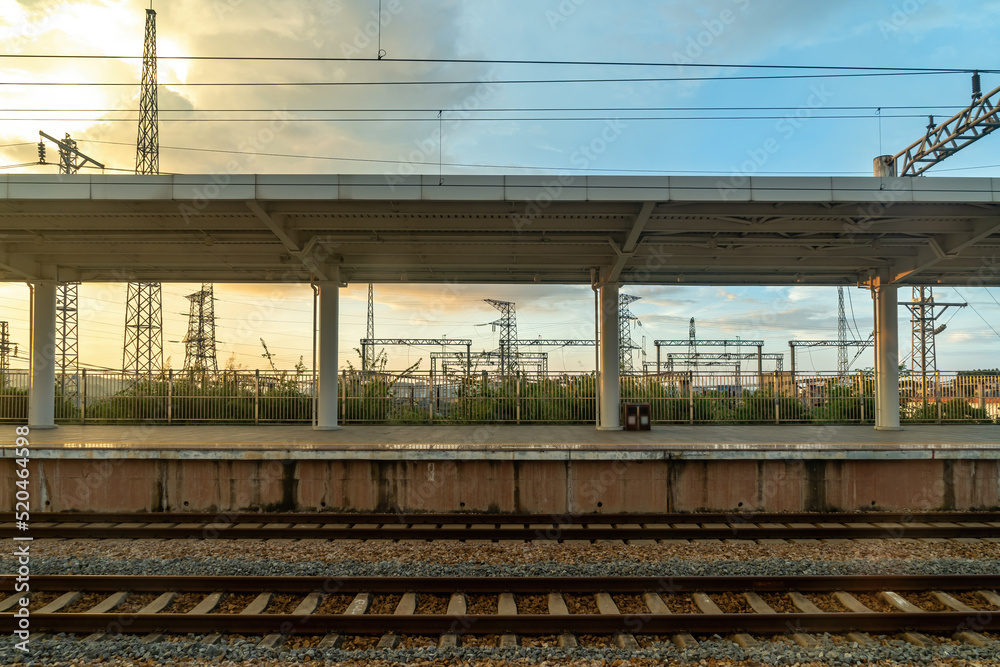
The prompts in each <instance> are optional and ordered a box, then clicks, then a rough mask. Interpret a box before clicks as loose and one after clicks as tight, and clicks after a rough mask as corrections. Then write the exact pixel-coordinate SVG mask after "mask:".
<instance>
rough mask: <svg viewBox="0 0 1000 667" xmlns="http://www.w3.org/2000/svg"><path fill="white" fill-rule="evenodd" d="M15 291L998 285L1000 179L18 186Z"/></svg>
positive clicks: (6, 223)
mask: <svg viewBox="0 0 1000 667" xmlns="http://www.w3.org/2000/svg"><path fill="white" fill-rule="evenodd" d="M0 238H2V244H0V272H2V273H0V276H2V279H3V280H17V281H21V280H38V279H49V280H52V279H55V280H59V281H160V282H169V281H177V282H197V281H213V282H262V281H304V280H309V278H310V276H314V277H316V278H318V279H320V280H324V279H329V277H328V276H331V275H335V272H333V271H332V268H333V267H339V276H340V280H342V281H351V282H399V281H410V282H443V281H461V282H479V283H534V282H538V283H589V282H590V280H591V270H592V269H598V268H600V269H603V270H604V271H605V275H606V277H608V278H610V279H612V280H614V281H618V282H622V283H627V284H628V283H652V284H677V283H687V284H716V285H789V284H804V285H855V284H866V283H869V282H870V281H873V280H874V281H876V282H882V283H885V282H890V283H897V284H901V285H905V284H926V285H935V284H941V285H956V286H957V285H974V286H975V285H1000V179H989V178H884V179H881V178H874V177H869V178H855V177H851V178H843V177H824V178H812V177H808V178H806V177H792V178H775V177H761V178H757V177H754V178H749V177H746V178H744V177H732V176H719V177H712V176H705V177H675V176H671V177H665V176H664V177H636V176H586V177H584V176H447V175H446V176H444V178H443V179H441V178H439V177H438V176H408V177H401V176H396V175H391V174H390V175H352V176H348V175H229V174H221V175H219V174H217V175H169V176H133V175H72V176H59V175H40V174H23V175H5V176H0Z"/></svg>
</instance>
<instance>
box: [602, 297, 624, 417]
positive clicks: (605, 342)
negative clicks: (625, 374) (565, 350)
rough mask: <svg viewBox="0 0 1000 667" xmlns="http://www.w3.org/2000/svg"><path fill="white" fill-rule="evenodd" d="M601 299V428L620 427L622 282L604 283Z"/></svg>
mask: <svg viewBox="0 0 1000 667" xmlns="http://www.w3.org/2000/svg"><path fill="white" fill-rule="evenodd" d="M600 300H601V340H600V354H601V371H600V383H599V391H600V393H599V400H600V401H601V424H600V426H598V427H597V430H598V431H620V430H622V426H621V387H620V386H619V376H620V372H621V368H620V367H619V356H618V283H611V284H602V286H601V288H600Z"/></svg>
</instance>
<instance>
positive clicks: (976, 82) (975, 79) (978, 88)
mask: <svg viewBox="0 0 1000 667" xmlns="http://www.w3.org/2000/svg"><path fill="white" fill-rule="evenodd" d="M982 97H983V84H982V81H981V80H980V79H979V72H973V73H972V101H973V102H978V101H979V100H980V99H982Z"/></svg>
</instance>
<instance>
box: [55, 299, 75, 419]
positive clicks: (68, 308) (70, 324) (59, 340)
mask: <svg viewBox="0 0 1000 667" xmlns="http://www.w3.org/2000/svg"><path fill="white" fill-rule="evenodd" d="M79 288H80V283H59V285H57V286H56V372H57V373H58V375H59V388H60V389H61V391H62V395H63V396H64V397H66V398H70V399H72V398H75V397H76V396H77V395H78V394H79V393H80V381H79V373H80V347H79V341H80V326H79V323H80V318H79V311H78V308H77V303H78V296H79Z"/></svg>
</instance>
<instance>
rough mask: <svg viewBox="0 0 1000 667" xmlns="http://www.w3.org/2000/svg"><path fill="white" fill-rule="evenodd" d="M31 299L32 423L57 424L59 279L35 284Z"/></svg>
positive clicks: (45, 426) (35, 425)
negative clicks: (57, 284) (57, 295)
mask: <svg viewBox="0 0 1000 667" xmlns="http://www.w3.org/2000/svg"><path fill="white" fill-rule="evenodd" d="M32 295H33V296H32V303H31V388H30V389H29V390H28V426H29V427H31V428H32V429H51V428H55V427H56V420H55V416H56V405H55V397H56V347H55V340H56V281H54V280H40V281H38V282H36V283H35V284H34V289H33V290H32Z"/></svg>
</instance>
